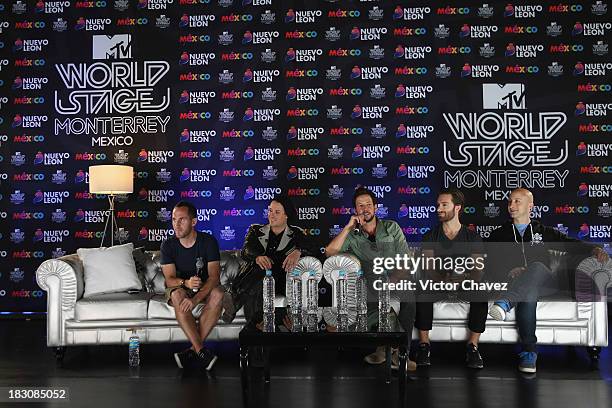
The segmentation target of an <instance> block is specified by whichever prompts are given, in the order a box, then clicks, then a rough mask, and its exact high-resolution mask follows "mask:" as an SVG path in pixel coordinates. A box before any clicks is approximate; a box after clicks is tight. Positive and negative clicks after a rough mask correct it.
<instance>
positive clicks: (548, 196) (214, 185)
mask: <svg viewBox="0 0 612 408" xmlns="http://www.w3.org/2000/svg"><path fill="white" fill-rule="evenodd" d="M0 8H1V9H0V47H1V48H0V51H1V53H2V57H1V59H0V69H1V71H0V74H1V85H0V103H1V110H0V122H1V123H0V144H1V146H0V155H1V159H2V160H1V163H0V164H1V166H2V172H1V174H0V182H1V186H0V187H1V201H0V206H1V211H0V212H1V214H0V216H1V219H2V222H1V223H0V233H1V235H2V240H1V242H2V244H1V248H0V256H1V261H2V268H1V272H0V310H5V311H11V310H12V311H44V310H45V299H44V292H42V291H40V289H39V288H38V287H37V285H36V282H35V276H34V273H35V270H36V268H37V267H38V265H39V264H40V263H41V262H42V261H43V260H45V259H49V258H52V257H59V256H62V255H64V254H69V253H73V252H74V251H75V250H76V249H77V248H79V247H95V246H98V245H99V241H100V238H101V233H102V230H103V226H104V211H105V209H106V208H107V201H106V198H105V197H104V196H96V195H90V194H89V193H88V174H87V169H88V166H90V165H97V164H111V163H119V164H128V165H131V166H134V170H135V192H134V194H132V195H129V196H127V197H119V200H118V201H119V202H118V204H117V217H118V223H119V226H120V227H121V228H120V237H118V238H121V239H122V240H123V241H131V242H134V243H135V244H136V246H145V247H146V248H147V249H158V248H159V245H160V243H161V241H162V240H164V239H166V238H167V237H168V236H170V235H172V229H171V223H170V218H171V209H172V206H173V205H174V203H175V202H177V201H178V200H180V199H190V200H192V201H193V202H194V203H196V205H197V207H198V219H199V223H198V228H199V229H202V230H205V231H209V232H211V233H212V234H213V235H214V236H215V237H216V238H217V239H218V240H219V243H220V245H221V247H222V249H229V248H239V247H241V245H242V242H243V239H244V236H245V233H246V230H247V228H248V226H249V225H250V224H252V223H259V222H265V219H266V217H265V216H266V214H265V211H266V208H267V205H268V203H269V201H270V199H271V198H272V197H273V196H274V195H275V194H277V193H280V192H281V191H282V192H286V193H288V194H289V195H290V196H292V197H293V199H294V201H295V203H296V204H297V206H298V207H299V208H298V210H299V219H300V221H299V224H301V226H302V227H304V228H305V229H306V231H307V233H308V234H309V235H311V236H312V237H313V239H315V240H317V241H318V242H320V244H321V245H324V244H326V243H327V242H328V241H329V240H330V239H331V237H333V236H334V235H335V234H337V233H338V232H339V231H340V229H341V228H342V227H343V225H344V224H345V223H346V221H347V219H348V218H349V214H350V212H351V195H352V191H353V189H354V188H355V187H356V186H357V185H358V184H361V185H365V186H367V187H369V188H371V189H372V190H373V191H374V193H375V194H376V195H377V197H378V198H379V204H378V210H377V214H378V216H379V217H380V218H387V219H393V220H396V221H398V222H399V224H400V225H401V227H402V228H403V230H404V233H405V234H406V237H407V238H408V240H410V241H419V240H420V238H421V237H422V235H423V234H424V233H425V232H427V230H428V229H429V228H430V227H431V226H432V225H434V224H435V223H436V216H435V199H436V192H437V191H438V189H440V188H441V187H442V186H455V187H459V188H461V189H462V190H463V191H464V192H465V193H466V195H467V198H468V204H467V206H466V207H465V211H464V214H463V217H462V219H463V222H464V223H467V224H469V225H470V226H471V227H472V228H474V229H475V230H476V231H477V232H478V233H480V234H481V235H482V236H483V237H486V236H488V234H489V233H490V231H491V230H492V229H493V228H495V226H496V225H498V224H499V223H501V222H502V221H504V220H505V219H507V211H506V200H507V198H508V192H509V190H511V189H513V188H515V187H518V186H525V187H528V188H530V189H532V190H533V191H534V193H535V198H536V204H537V205H536V207H535V208H534V212H533V217H534V218H536V219H540V218H541V219H542V220H543V221H544V222H546V223H547V224H552V225H555V226H557V227H558V228H559V229H560V230H563V231H564V232H567V233H568V234H569V235H571V236H575V237H579V238H581V239H585V240H591V241H601V242H607V241H609V239H610V230H611V227H610V219H611V218H610V217H611V215H612V212H611V211H610V209H611V207H610V206H609V205H608V202H609V201H610V189H611V188H612V177H611V175H610V172H611V170H612V166H611V163H610V156H611V154H610V152H611V149H612V139H611V134H612V133H611V132H612V122H611V121H610V115H609V113H608V112H609V110H610V109H612V103H611V102H612V99H611V98H610V95H611V91H612V83H611V82H610V77H611V72H612V59H611V58H610V55H609V53H608V41H609V39H610V33H611V31H612V24H611V21H612V19H611V18H610V13H609V11H608V4H607V2H605V1H595V2H561V3H559V2H543V1H539V2H538V1H527V2H525V1H520V2H511V3H508V4H506V3H505V2H504V3H503V4H500V2H490V3H489V4H483V3H482V2H472V1H452V2H450V1H449V2H448V4H446V3H444V2H426V1H411V2H398V1H396V2H387V1H385V2H383V1H380V2H376V1H350V2H348V1H320V2H315V1H301V2H299V1H277V0H274V1H272V0H233V1H232V0H148V1H147V0H137V1H135V0H129V1H128V0H96V1H74V0H62V1H30V0H28V1H23V0H22V1H7V2H3V3H2V5H0Z"/></svg>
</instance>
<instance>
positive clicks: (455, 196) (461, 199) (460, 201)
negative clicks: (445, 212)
mask: <svg viewBox="0 0 612 408" xmlns="http://www.w3.org/2000/svg"><path fill="white" fill-rule="evenodd" d="M442 194H448V195H450V196H451V197H452V198H451V201H452V202H453V204H454V205H460V206H461V208H465V195H463V193H462V192H461V191H460V190H458V189H456V188H443V189H442V190H440V192H439V193H438V197H440V196H441V195H442Z"/></svg>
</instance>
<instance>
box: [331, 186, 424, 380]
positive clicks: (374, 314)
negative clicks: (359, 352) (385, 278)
mask: <svg viewBox="0 0 612 408" xmlns="http://www.w3.org/2000/svg"><path fill="white" fill-rule="evenodd" d="M353 207H354V208H355V215H353V216H351V219H350V220H349V222H348V223H347V224H346V226H345V227H344V228H343V229H342V231H341V232H340V233H339V234H338V235H337V236H336V237H335V238H334V239H333V240H332V241H331V242H330V243H329V245H327V247H326V248H325V254H326V255H327V256H328V257H329V256H333V255H337V254H339V253H350V254H352V255H354V256H355V257H357V258H358V259H359V261H360V262H361V268H362V270H363V272H364V276H365V277H366V280H367V282H368V293H369V294H368V299H369V302H368V309H369V310H370V309H371V313H370V312H369V313H368V315H369V316H368V320H370V321H371V319H372V318H374V319H376V320H377V319H378V308H377V303H376V301H377V300H374V299H378V296H377V294H376V292H375V291H374V290H373V287H372V284H373V281H374V280H376V279H380V276H379V275H375V274H374V273H373V265H374V259H375V258H381V257H383V258H387V257H388V258H395V257H396V255H398V254H399V255H400V256H403V255H404V254H410V249H409V248H408V244H407V243H406V237H405V236H404V233H403V232H402V229H401V228H400V226H399V225H398V224H397V222H395V221H390V220H381V219H379V218H378V217H377V216H376V214H375V212H376V196H375V195H374V193H373V192H372V191H370V190H368V189H367V188H363V187H359V188H357V189H356V190H355V194H354V195H353ZM388 272H389V273H390V272H393V273H392V274H390V281H391V282H394V281H398V280H399V279H400V278H404V279H405V278H410V275H409V274H406V273H402V272H401V271H388ZM400 295H401V301H400V310H399V313H398V320H399V322H400V324H401V325H402V327H403V328H404V330H405V331H406V332H408V333H411V334H412V328H413V326H414V316H415V309H416V308H415V301H414V294H413V293H412V292H409V291H404V292H402V293H401V294H400ZM407 346H408V349H409V348H410V344H408V345H407ZM396 359H397V355H396V354H395V353H394V356H393V358H392V367H393V368H396V367H397V366H398V364H397V361H396ZM365 361H366V362H368V363H370V364H381V363H384V362H385V352H384V348H378V349H377V350H376V352H375V353H372V354H370V355H368V356H366V358H365Z"/></svg>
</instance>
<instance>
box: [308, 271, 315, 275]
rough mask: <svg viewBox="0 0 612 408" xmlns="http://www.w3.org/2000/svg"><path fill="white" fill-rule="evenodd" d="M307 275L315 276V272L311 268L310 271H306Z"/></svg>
mask: <svg viewBox="0 0 612 408" xmlns="http://www.w3.org/2000/svg"><path fill="white" fill-rule="evenodd" d="M308 276H317V273H316V272H315V271H313V270H311V271H310V272H308Z"/></svg>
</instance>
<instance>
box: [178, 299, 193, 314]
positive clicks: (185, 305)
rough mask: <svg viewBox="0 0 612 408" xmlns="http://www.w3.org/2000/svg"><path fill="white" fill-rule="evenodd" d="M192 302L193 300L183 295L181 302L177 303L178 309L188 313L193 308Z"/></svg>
mask: <svg viewBox="0 0 612 408" xmlns="http://www.w3.org/2000/svg"><path fill="white" fill-rule="evenodd" d="M194 306H195V305H194V304H193V301H192V300H191V299H189V298H188V297H184V298H183V300H181V303H180V304H179V307H178V308H179V310H180V311H181V312H183V313H189V312H191V311H192V310H193V308H194Z"/></svg>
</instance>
